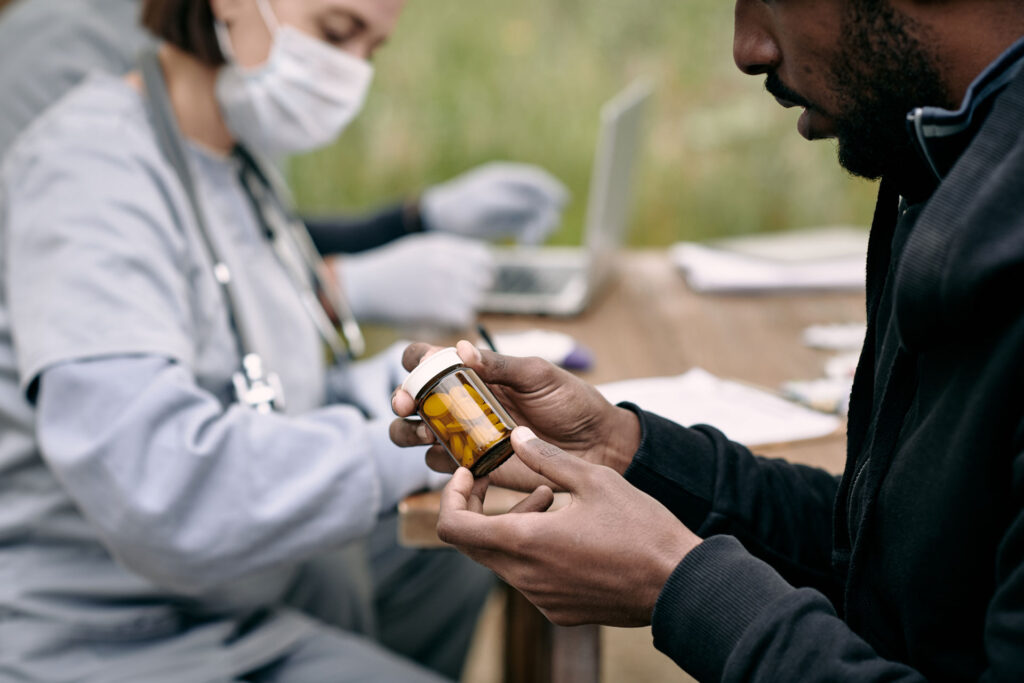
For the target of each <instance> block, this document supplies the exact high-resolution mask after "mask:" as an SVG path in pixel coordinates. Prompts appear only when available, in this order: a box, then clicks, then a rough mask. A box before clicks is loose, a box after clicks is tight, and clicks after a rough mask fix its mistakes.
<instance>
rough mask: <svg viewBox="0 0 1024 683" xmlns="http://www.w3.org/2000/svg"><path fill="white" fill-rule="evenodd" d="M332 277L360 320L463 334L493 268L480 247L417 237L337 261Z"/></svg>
mask: <svg viewBox="0 0 1024 683" xmlns="http://www.w3.org/2000/svg"><path fill="white" fill-rule="evenodd" d="M335 271H336V273H337V275H338V277H339V279H340V281H341V284H342V287H343V288H344V292H345V295H346V296H347V297H348V300H349V303H350V304H351V306H352V312H353V313H354V314H355V316H356V318H358V319H360V320H375V321H384V322H391V323H396V322H397V323H410V322H429V323H433V324H436V325H441V326H445V327H452V328H464V327H467V326H468V325H470V324H471V323H472V322H473V319H474V318H475V316H476V311H477V308H478V307H479V305H480V302H481V300H482V299H483V296H484V294H485V293H486V292H487V290H489V289H490V288H491V285H492V284H493V282H494V275H495V263H494V256H493V255H492V254H491V252H490V250H489V249H488V248H487V246H485V245H484V244H481V243H480V242H477V241H474V240H467V239H463V238H461V237H456V236H454V235H445V234H440V233H420V234H415V235H410V236H408V237H403V238H402V239H399V240H396V241H394V242H392V243H391V244H387V245H385V246H383V247H379V248H377V249H371V250H370V251H365V252H362V253H360V254H352V255H350V256H345V257H343V258H339V259H336V260H335Z"/></svg>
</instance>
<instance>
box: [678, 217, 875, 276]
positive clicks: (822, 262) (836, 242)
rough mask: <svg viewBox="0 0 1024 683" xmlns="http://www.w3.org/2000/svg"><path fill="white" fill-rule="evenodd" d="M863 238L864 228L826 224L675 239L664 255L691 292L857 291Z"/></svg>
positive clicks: (864, 248)
mask: <svg viewBox="0 0 1024 683" xmlns="http://www.w3.org/2000/svg"><path fill="white" fill-rule="evenodd" d="M867 242H868V233H867V231H866V230H863V229H861V228H849V227H830V228H815V229H811V230H795V231H790V232H785V233H777V234H771V235H756V236H750V237H742V238H736V239H732V240H723V241H720V242H715V243H712V244H697V243H694V242H679V243H677V244H675V245H673V246H672V247H671V248H670V251H669V254H670V257H671V258H672V262H673V263H674V264H675V265H676V267H677V268H679V269H680V270H681V271H682V272H683V273H684V275H685V276H686V281H687V282H688V283H689V285H690V287H691V288H692V289H693V290H694V291H697V292H775V291H793V290H806V289H812V290H859V289H863V288H864V267H865V261H866V258H867Z"/></svg>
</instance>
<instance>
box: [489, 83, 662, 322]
mask: <svg viewBox="0 0 1024 683" xmlns="http://www.w3.org/2000/svg"><path fill="white" fill-rule="evenodd" d="M651 94H652V87H651V85H650V84H649V83H647V82H642V81H641V82H635V83H633V84H632V85H630V86H629V87H627V88H626V89H625V90H623V91H622V92H620V93H619V94H618V95H616V96H615V97H614V98H612V99H611V100H610V101H608V102H607V103H606V104H605V105H604V106H603V107H602V108H601V130H600V133H599V135H598V141H597V152H596V155H595V158H594V168H593V172H592V176H591V180H590V193H589V197H588V203H587V217H586V224H585V226H584V231H583V233H584V234H583V246H582V247H525V246H519V247H508V248H495V258H496V259H497V262H498V272H497V277H496V278H495V283H494V286H493V287H492V289H491V291H490V292H488V294H487V295H486V296H485V298H484V302H483V305H482V310H483V311H486V312H489V313H519V314H530V315H555V316H571V315H576V314H579V313H582V312H583V310H584V309H585V308H586V306H587V304H588V303H589V302H590V301H591V299H593V297H594V296H595V295H596V294H597V292H598V291H600V289H601V287H602V286H603V285H604V284H605V283H606V282H607V281H608V277H609V275H610V274H611V272H612V270H613V265H614V263H613V262H614V259H615V254H616V252H617V251H618V250H619V249H620V248H621V247H622V246H623V244H625V241H626V224H627V221H628V219H629V210H630V198H631V196H632V180H633V175H634V173H633V172H634V168H635V162H636V157H637V152H638V150H639V148H640V144H641V132H642V130H641V129H642V127H643V120H644V114H645V112H646V109H647V106H648V102H649V101H650V99H651Z"/></svg>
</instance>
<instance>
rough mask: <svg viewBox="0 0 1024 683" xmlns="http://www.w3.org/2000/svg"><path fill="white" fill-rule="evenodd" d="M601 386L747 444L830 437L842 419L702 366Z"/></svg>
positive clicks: (615, 397)
mask: <svg viewBox="0 0 1024 683" xmlns="http://www.w3.org/2000/svg"><path fill="white" fill-rule="evenodd" d="M598 389H599V390H600V391H601V393H602V394H604V396H605V397H606V398H607V399H608V400H609V401H611V402H612V403H619V402H620V401H630V402H632V403H635V404H637V405H638V406H640V407H641V408H643V409H645V410H649V411H650V412H652V413H657V414H658V415H661V416H662V417H665V418H668V419H670V420H672V421H674V422H678V423H679V424H681V425H685V426H687V427H689V426H691V425H695V424H709V425H711V426H713V427H716V428H718V429H720V430H721V431H722V432H724V433H725V435H726V436H728V437H729V438H730V439H732V440H733V441H738V442H739V443H742V444H744V445H746V446H763V445H767V444H773V443H784V442H789V441H800V440H802V439H813V438H817V437H822V436H828V435H829V434H832V433H834V432H835V431H836V430H837V429H839V426H840V424H841V423H840V420H839V418H837V417H836V416H834V415H825V414H823V413H819V412H817V411H815V410H811V409H809V408H805V407H804V406H801V405H798V404H796V403H792V402H790V401H787V400H785V399H783V398H781V397H779V396H777V395H775V394H772V393H770V392H767V391H763V390H760V389H756V388H753V387H750V386H748V385H746V384H741V383H739V382H733V381H730V380H723V379H720V378H718V377H715V376H714V375H712V374H711V373H709V372H707V371H705V370H702V369H700V368H695V369H693V370H690V371H689V372H686V373H684V374H682V375H679V376H676V377H654V378H649V379H635V380H625V381H622V382H613V383H610V384H603V385H601V386H599V387H598Z"/></svg>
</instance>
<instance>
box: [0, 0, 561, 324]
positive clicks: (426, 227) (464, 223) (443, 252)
mask: <svg viewBox="0 0 1024 683" xmlns="http://www.w3.org/2000/svg"><path fill="white" fill-rule="evenodd" d="M141 5H142V2H141V0H46V1H45V2H42V1H40V0H17V1H16V2H14V3H13V4H12V5H11V6H10V7H9V8H7V9H5V10H3V11H2V12H0V93H2V95H3V96H2V97H0V159H2V158H3V156H4V153H5V151H6V150H7V149H9V148H10V146H11V144H12V143H13V142H14V139H15V138H16V137H17V135H18V134H19V133H21V132H22V131H23V130H24V129H25V128H26V127H27V126H28V124H29V123H30V122H31V121H32V120H33V119H34V118H35V117H36V116H38V115H39V113H40V112H42V111H43V110H44V109H45V108H46V107H48V106H50V105H51V104H52V103H53V102H55V101H56V100H57V99H59V98H60V97H61V96H62V95H64V94H65V93H66V92H67V91H68V90H70V89H71V88H72V87H74V86H75V85H77V84H78V83H79V82H80V81H81V80H82V79H83V78H84V77H85V76H86V75H88V74H89V73H90V72H95V71H103V72H106V73H111V74H117V75H122V74H124V73H127V72H128V71H131V70H133V69H134V68H135V67H136V62H137V57H138V54H139V52H140V50H141V49H142V48H144V47H146V46H149V45H151V44H152V43H153V41H154V39H153V37H152V36H151V35H150V34H149V33H147V32H146V31H145V30H144V29H143V28H142V27H141V25H140V24H139V21H138V15H139V10H140V7H141ZM54 45H59V46H60V49H59V50H55V49H53V46H54ZM567 197H568V193H567V191H566V189H565V188H564V186H563V185H562V184H561V183H560V182H559V181H558V180H557V179H555V178H553V177H552V176H551V175H550V174H548V173H546V172H544V171H543V170H541V169H539V168H536V167H534V166H530V165H526V164H517V163H508V162H495V163H490V164H487V165H485V166H482V167H480V168H476V169H473V170H471V171H469V172H467V173H466V174H463V175H462V176H459V177H458V178H455V179H453V180H450V181H448V182H445V183H442V184H440V185H436V186H434V187H430V188H427V189H426V190H425V191H424V192H423V193H421V195H420V196H419V197H417V198H414V199H409V200H407V201H405V202H399V203H396V204H395V205H393V206H387V207H384V208H382V209H381V210H379V211H377V212H375V213H373V214H372V215H367V216H361V217H355V218H346V219H339V218H338V217H335V216H330V217H326V218H325V217H317V218H315V219H307V221H306V222H307V225H308V227H309V231H310V233H311V235H312V237H313V240H314V242H315V244H316V246H317V247H318V249H319V250H320V251H321V253H324V254H339V253H343V254H351V255H350V256H348V257H345V258H337V259H336V260H335V261H336V262H335V267H336V269H337V272H338V276H339V281H340V282H341V284H342V285H343V287H344V289H345V291H346V292H347V296H348V299H349V301H350V303H351V305H352V308H353V311H354V313H355V315H356V317H357V318H358V319H360V320H365V321H382V322H388V323H410V322H413V323H427V324H433V325H440V326H447V327H453V328H465V327H466V326H467V325H468V324H469V323H470V322H471V321H472V320H473V318H474V317H475V314H476V309H477V307H478V306H479V304H480V302H481V300H482V297H483V294H484V292H485V291H486V289H487V287H488V286H489V283H490V281H491V279H492V277H493V273H494V260H493V258H492V257H491V253H490V251H489V250H488V249H486V248H485V247H484V246H483V245H482V244H480V243H479V240H498V239H501V240H505V239H512V240H515V241H518V242H522V243H536V242H540V241H542V240H543V239H544V238H545V237H547V236H548V234H550V232H551V231H552V230H553V229H554V228H555V227H557V225H558V224H559V222H560V219H561V212H562V208H563V206H564V204H565V202H566V200H567ZM402 237H408V238H409V239H404V240H403V239H399V238H402ZM385 244H387V245H388V248H386V249H375V247H380V246H382V245H385ZM356 252H358V253H356ZM413 283H415V284H413Z"/></svg>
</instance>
